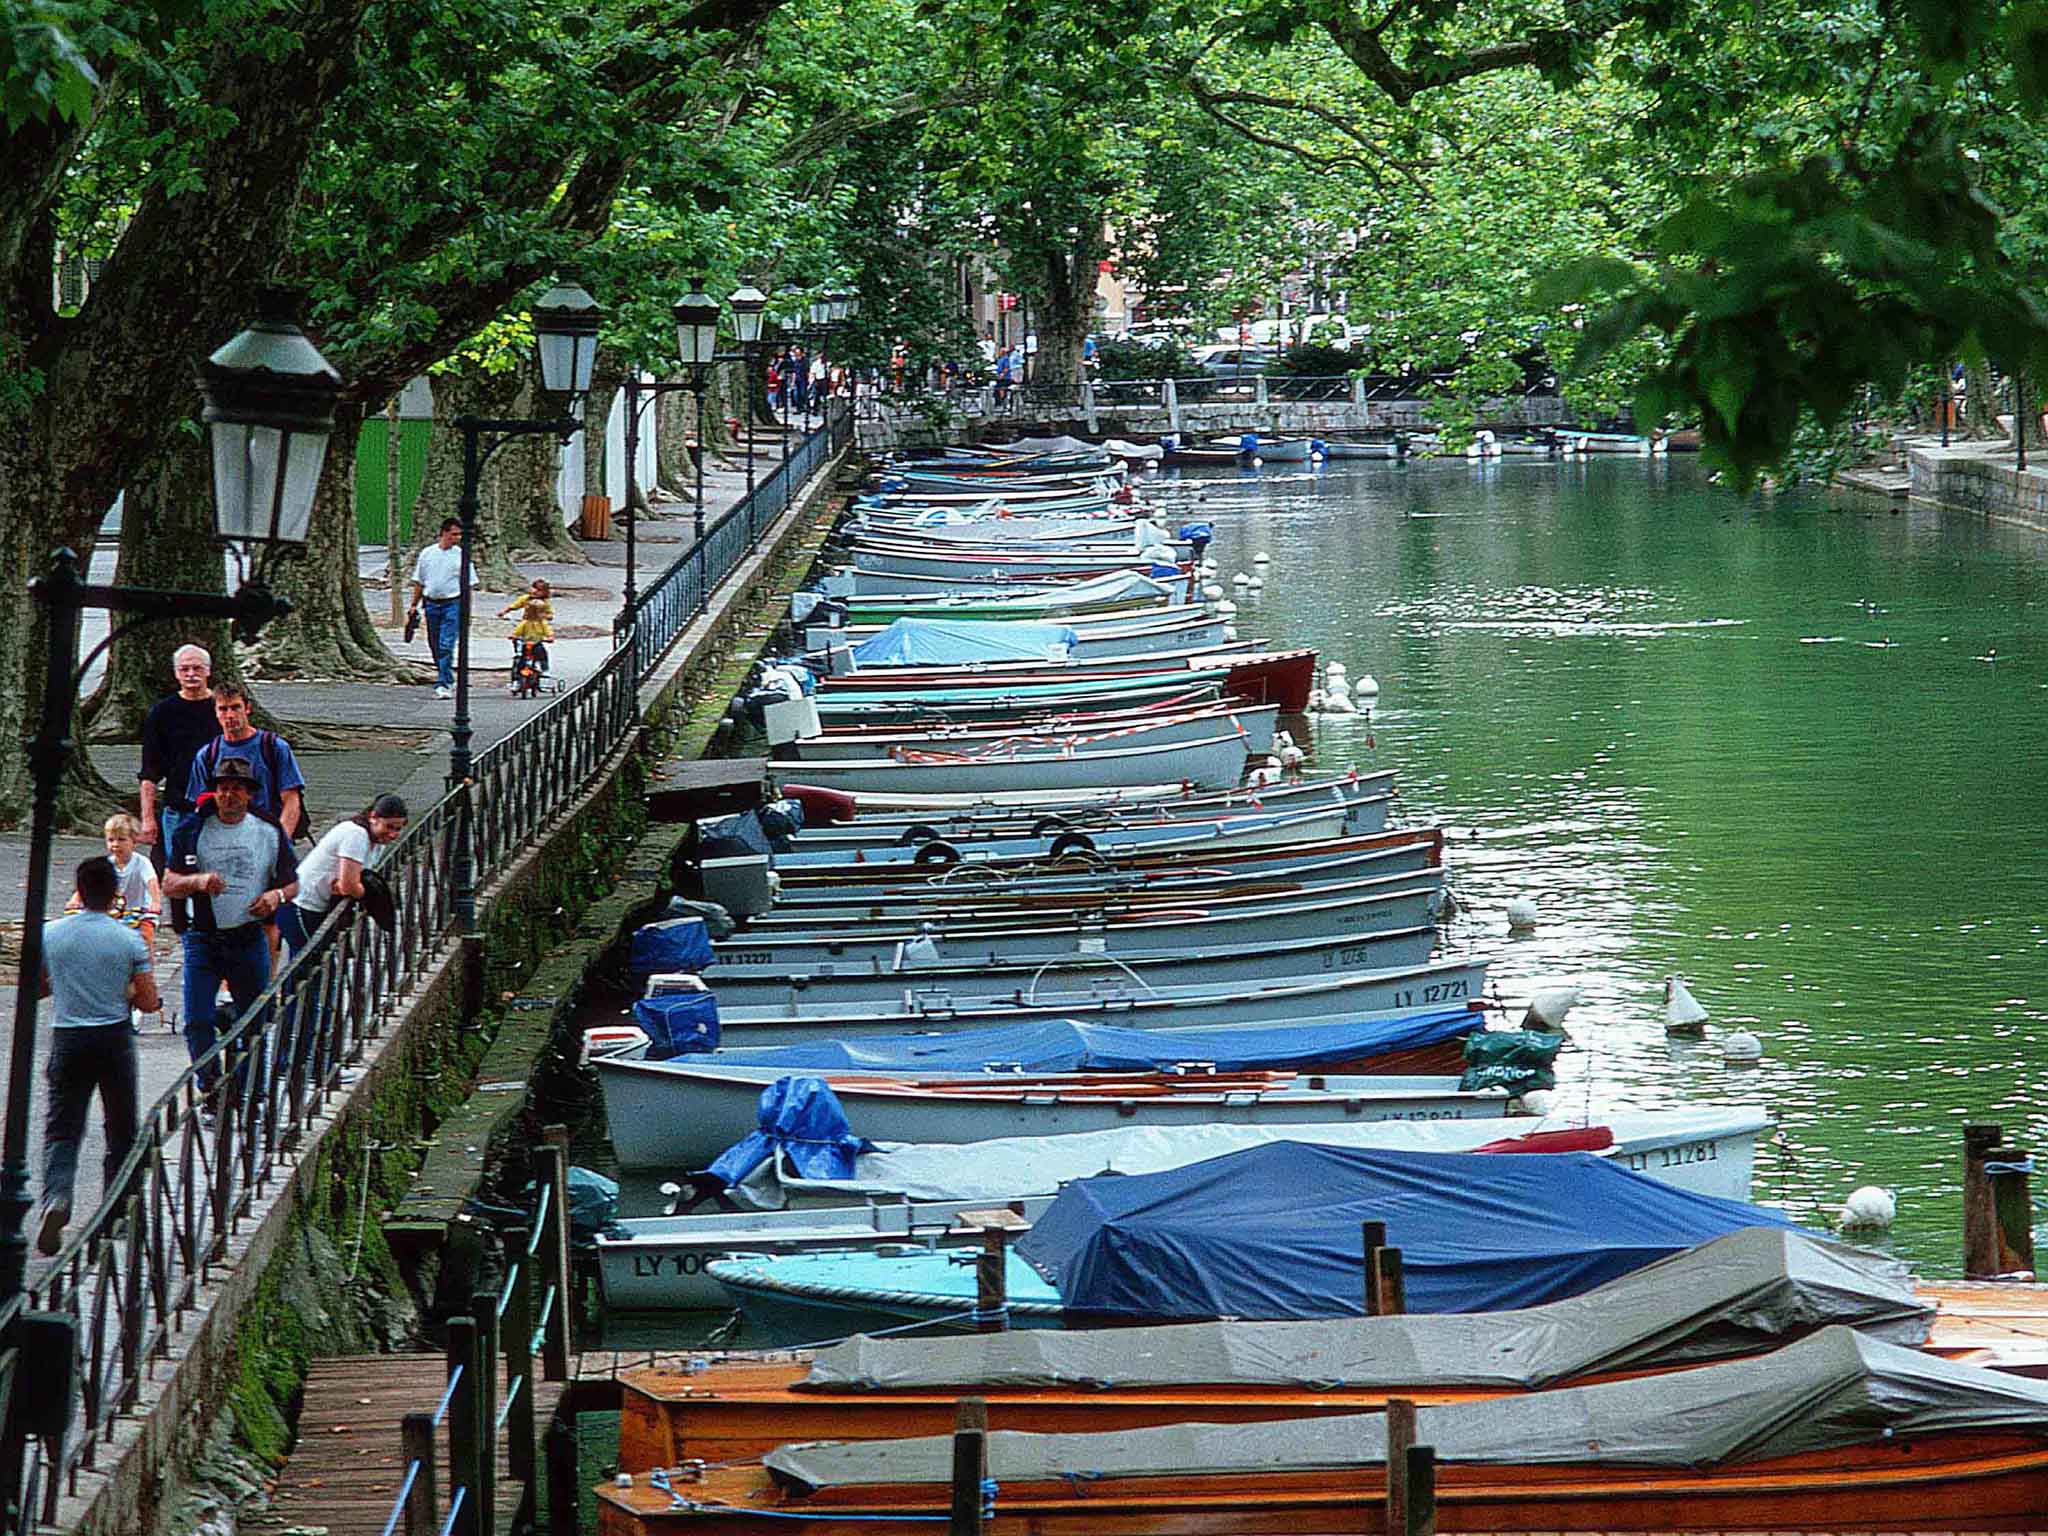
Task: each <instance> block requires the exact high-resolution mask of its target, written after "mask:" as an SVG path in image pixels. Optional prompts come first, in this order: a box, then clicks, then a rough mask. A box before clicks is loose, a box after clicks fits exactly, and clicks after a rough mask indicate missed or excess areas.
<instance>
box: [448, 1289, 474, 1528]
mask: <svg viewBox="0 0 2048 1536" xmlns="http://www.w3.org/2000/svg"><path fill="white" fill-rule="evenodd" d="M482 1368H483V1366H482V1362H481V1360H480V1359H479V1352H478V1349H477V1328H476V1319H475V1318H473V1317H457V1318H452V1319H450V1320H449V1323H448V1370H449V1373H450V1374H451V1375H453V1374H454V1373H455V1372H456V1371H458V1370H459V1371H461V1372H462V1379H461V1380H460V1381H458V1382H456V1383H455V1390H454V1391H453V1392H452V1393H451V1394H449V1398H448V1499H449V1502H450V1503H453V1502H454V1501H455V1499H456V1497H457V1495H460V1496H461V1498H462V1507H461V1508H460V1509H459V1510H458V1511H457V1513H456V1516H455V1524H454V1528H453V1530H452V1531H451V1532H450V1536H476V1532H477V1528H478V1527H477V1488H476V1476H477V1464H478V1446H477V1436H478V1428H477V1418H478V1414H477V1391H476V1378H477V1373H478V1372H479V1371H480V1370H482Z"/></svg>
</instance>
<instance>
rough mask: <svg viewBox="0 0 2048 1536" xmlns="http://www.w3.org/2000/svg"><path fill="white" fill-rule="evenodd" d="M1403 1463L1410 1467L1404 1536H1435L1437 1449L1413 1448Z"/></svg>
mask: <svg viewBox="0 0 2048 1536" xmlns="http://www.w3.org/2000/svg"><path fill="white" fill-rule="evenodd" d="M1402 1462H1403V1464H1404V1465H1406V1467H1407V1468H1408V1511H1407V1526H1406V1532H1405V1536H1436V1447H1435V1446H1431V1445H1411V1446H1409V1447H1408V1453H1407V1454H1406V1455H1405V1456H1404V1457H1402Z"/></svg>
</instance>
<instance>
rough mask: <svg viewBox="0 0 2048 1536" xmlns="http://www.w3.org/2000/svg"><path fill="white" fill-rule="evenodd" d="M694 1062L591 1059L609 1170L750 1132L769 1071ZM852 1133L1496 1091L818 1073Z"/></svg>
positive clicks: (695, 1160)
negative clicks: (611, 1160) (612, 1163)
mask: <svg viewBox="0 0 2048 1536" xmlns="http://www.w3.org/2000/svg"><path fill="white" fill-rule="evenodd" d="M702 1062H703V1058H702V1057H697V1056H678V1057H675V1058H673V1059H671V1060H668V1061H643V1060H638V1059H635V1058H634V1057H633V1056H632V1055H630V1054H627V1055H614V1056H599V1057H595V1058H593V1059H592V1062H591V1065H592V1067H593V1068H594V1069H595V1070H596V1072H597V1075H598V1082H599V1083H600V1084H601V1085H602V1086H603V1088H604V1100H605V1122H606V1124H607V1125H608V1126H609V1127H610V1130H611V1140H612V1147H613V1149H614V1151H615V1152H616V1153H617V1154H618V1160H619V1166H620V1167H621V1168H660V1169H668V1170H671V1171H682V1170H688V1169H694V1168H702V1167H705V1166H706V1165H707V1164H709V1163H710V1162H711V1161H712V1160H713V1159H715V1158H716V1157H717V1156H718V1154H719V1153H720V1152H722V1151H724V1150H725V1149H726V1148H727V1147H729V1146H731V1145H733V1144H734V1143H735V1142H739V1141H743V1140H745V1139H746V1138H747V1137H748V1136H750V1135H751V1134H753V1132H754V1130H755V1129H756V1125H757V1121H758V1118H759V1109H760V1103H761V1090H762V1089H764V1088H766V1087H768V1086H769V1085H770V1084H772V1083H774V1082H775V1081H776V1080H777V1079H778V1078H783V1077H788V1076H791V1075H793V1074H791V1073H790V1072H788V1071H786V1070H784V1069H781V1068H777V1067H732V1066H712V1065H703V1064H700V1063H702ZM795 1075H802V1076H812V1077H820V1078H823V1079H824V1080H825V1081H826V1082H827V1083H828V1084H830V1085H831V1088H832V1091H833V1093H835V1094H836V1095H838V1097H839V1100H840V1103H841V1104H842V1105H843V1106H844V1107H845V1110H846V1116H847V1120H848V1121H849V1123H851V1124H852V1126H853V1127H854V1129H855V1132H856V1133H857V1134H859V1135H862V1136H865V1137H867V1138H869V1139H870V1140H878V1141H914V1142H970V1141H987V1140H990V1139H992V1138H994V1137H999V1136H1060V1135H1065V1134H1067V1133H1069V1132H1073V1131H1100V1130H1109V1129H1112V1128H1114V1127H1116V1126H1119V1125H1160V1126H1185V1125H1207V1124H1235V1125H1301V1124H1310V1123H1317V1122H1329V1121H1337V1122H1339V1123H1341V1122H1342V1121H1343V1120H1345V1119H1347V1118H1350V1119H1356V1120H1360V1121H1366V1120H1405V1119H1416V1120H1425V1119H1427V1120H1475V1119H1493V1120H1497V1119H1499V1117H1500V1116H1501V1115H1502V1114H1503V1113H1504V1112H1505V1110H1506V1107H1507V1102H1508V1095H1507V1094H1506V1093H1505V1092H1503V1091H1502V1090H1500V1089H1497V1088H1482V1089H1461V1088H1460V1087H1458V1080H1457V1079H1456V1078H1455V1077H1416V1078H1407V1077H1387V1076H1380V1075H1376V1074H1361V1075H1356V1076H1348V1077H1345V1076H1336V1075H1332V1074H1305V1073H1296V1072H1239V1073H1217V1074H1214V1075H1202V1076H1188V1077H1182V1076H1178V1075H1175V1074H1172V1073H1157V1072H1099V1073H1098V1072H1081V1073H1053V1074H1049V1075H1042V1076H1032V1075H1030V1074H1017V1075H1009V1074H1003V1075H1000V1076H998V1075H992V1074H991V1075H978V1076H972V1077H962V1076H958V1075H954V1074H944V1073H921V1072H898V1073H893V1074H890V1075H888V1076H882V1075H877V1074H867V1073H848V1072H818V1073H805V1074H795Z"/></svg>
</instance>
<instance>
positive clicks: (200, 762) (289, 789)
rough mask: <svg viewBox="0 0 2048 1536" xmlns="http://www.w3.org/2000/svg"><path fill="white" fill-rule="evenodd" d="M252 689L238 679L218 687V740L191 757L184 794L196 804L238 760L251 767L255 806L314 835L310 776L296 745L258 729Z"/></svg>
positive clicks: (295, 831)
mask: <svg viewBox="0 0 2048 1536" xmlns="http://www.w3.org/2000/svg"><path fill="white" fill-rule="evenodd" d="M251 713H252V708H251V705H250V703H249V695H248V692H247V691H246V690H245V689H243V688H242V686H241V685H240V684H239V683H222V684H221V685H220V686H219V687H218V688H216V689H214V690H213V717H214V722H215V724H216V725H217V726H218V727H219V729H218V731H217V733H216V734H215V736H214V738H213V740H211V741H209V742H208V743H207V744H206V745H205V746H203V747H201V748H200V749H199V751H198V752H196V753H195V754H194V755H193V758H192V771H191V772H190V773H189V774H188V775H187V776H186V780H185V796H186V798H187V799H188V800H190V801H191V802H192V803H193V804H194V805H195V806H196V805H197V804H198V803H199V800H200V797H201V796H203V795H204V794H206V792H207V790H208V788H209V787H210V786H211V785H212V783H213V779H214V774H215V772H216V771H217V770H218V769H219V767H220V765H221V764H222V763H224V762H227V761H229V760H230V759H234V758H239V759H241V761H242V762H243V763H245V764H247V765H248V769H249V773H250V776H251V779H252V780H253V782H254V784H255V786H256V787H255V789H254V790H253V791H252V792H251V793H252V795H253V797H254V798H253V800H252V802H251V806H250V808H251V809H252V810H254V811H255V812H257V814H259V815H262V816H267V817H269V818H270V819H271V820H272V821H275V822H277V823H278V824H279V825H281V826H282V827H283V828H284V829H285V831H286V832H288V833H289V834H290V835H291V836H292V838H293V839H294V840H295V841H296V840H297V839H299V838H310V837H311V836H312V829H311V828H309V827H308V826H307V825H306V776H305V775H304V774H303V773H301V772H300V771H299V760H298V758H297V757H295V756H293V754H292V748H291V743H290V742H288V741H286V740H285V739H284V738H283V737H282V736H280V735H278V734H277V732H275V731H259V730H258V729H256V727H255V726H254V725H253V724H251V723H250V719H249V716H250V714H251Z"/></svg>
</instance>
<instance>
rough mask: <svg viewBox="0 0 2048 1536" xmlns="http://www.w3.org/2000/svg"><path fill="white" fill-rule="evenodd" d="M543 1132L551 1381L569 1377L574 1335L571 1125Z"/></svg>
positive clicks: (545, 1351) (546, 1347) (543, 1257)
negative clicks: (551, 1298)
mask: <svg viewBox="0 0 2048 1536" xmlns="http://www.w3.org/2000/svg"><path fill="white" fill-rule="evenodd" d="M543 1134H544V1135H545V1136H546V1138H547V1141H546V1143H545V1144H544V1145H543V1146H542V1147H541V1149H540V1154H541V1162H540V1176H541V1177H542V1178H543V1179H545V1180H546V1181H547V1185H548V1189H549V1191H550V1195H549V1199H548V1222H549V1233H548V1235H544V1236H543V1237H542V1238H541V1244H540V1261H541V1263H542V1264H543V1265H544V1266H546V1268H545V1273H546V1275H547V1277H548V1281H549V1283H551V1284H552V1285H553V1286H554V1288H555V1305H554V1308H553V1310H552V1311H550V1312H549V1313H548V1324H547V1334H546V1337H545V1339H544V1341H543V1343H542V1346H541V1348H542V1355H543V1359H544V1361H545V1364H546V1369H547V1378H548V1380H549V1381H567V1380H568V1379H569V1351H570V1340H571V1338H573V1337H574V1313H575V1294H576V1293H575V1292H574V1291H573V1290H572V1289H571V1288H570V1285H569V1215H568V1211H569V1151H568V1146H569V1128H568V1127H567V1126H565V1125H551V1126H549V1127H548V1128H547V1129H546V1131H545V1132H543Z"/></svg>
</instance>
